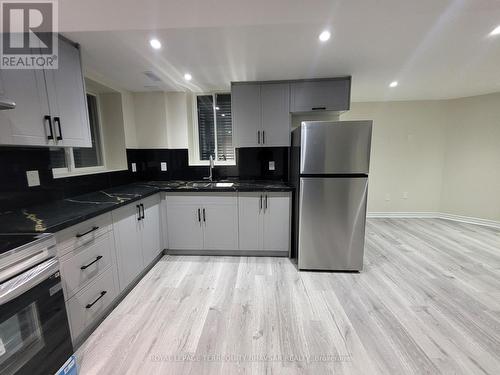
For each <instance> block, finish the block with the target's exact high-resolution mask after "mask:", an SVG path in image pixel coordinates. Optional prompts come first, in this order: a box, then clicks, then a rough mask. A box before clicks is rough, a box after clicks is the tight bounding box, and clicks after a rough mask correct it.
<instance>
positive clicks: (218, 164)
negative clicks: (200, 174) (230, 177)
mask: <svg viewBox="0 0 500 375" xmlns="http://www.w3.org/2000/svg"><path fill="white" fill-rule="evenodd" d="M209 165H210V163H209V162H208V161H205V160H203V161H201V160H200V161H189V163H188V166H190V167H208V166H209ZM214 166H215V167H231V166H233V167H235V166H236V161H226V162H215V163H214Z"/></svg>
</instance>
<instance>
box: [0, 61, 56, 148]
mask: <svg viewBox="0 0 500 375" xmlns="http://www.w3.org/2000/svg"><path fill="white" fill-rule="evenodd" d="M0 97H1V98H2V99H6V100H7V99H8V100H12V101H14V102H15V103H16V108H15V109H9V110H4V111H0V144H12V145H28V146H51V145H54V141H53V140H51V139H50V135H51V132H53V128H52V129H51V128H50V127H49V121H48V120H45V116H48V115H49V104H48V101H47V93H46V90H45V80H44V77H43V71H42V70H26V69H4V70H2V71H0Z"/></svg>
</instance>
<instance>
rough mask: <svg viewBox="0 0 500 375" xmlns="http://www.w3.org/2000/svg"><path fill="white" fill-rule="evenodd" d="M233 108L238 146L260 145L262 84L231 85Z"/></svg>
mask: <svg viewBox="0 0 500 375" xmlns="http://www.w3.org/2000/svg"><path fill="white" fill-rule="evenodd" d="M231 108H232V112H233V113H232V116H233V131H234V134H235V137H236V142H235V145H236V147H257V146H259V145H260V131H261V115H260V85H258V84H242V85H232V86H231Z"/></svg>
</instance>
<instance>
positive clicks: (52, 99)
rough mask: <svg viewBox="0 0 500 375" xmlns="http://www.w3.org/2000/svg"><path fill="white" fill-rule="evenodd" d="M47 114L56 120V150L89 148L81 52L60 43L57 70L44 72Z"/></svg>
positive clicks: (88, 127) (61, 41)
mask: <svg viewBox="0 0 500 375" xmlns="http://www.w3.org/2000/svg"><path fill="white" fill-rule="evenodd" d="M45 77H46V81H47V92H48V94H49V105H50V113H51V115H52V117H53V118H54V117H55V118H58V120H57V119H56V120H55V124H54V127H55V131H56V135H57V136H58V137H59V138H61V137H62V139H58V141H57V144H58V145H59V146H65V147H67V146H74V147H91V146H92V140H91V136H90V124H89V119H88V110H87V98H86V94H85V85H84V81H83V74H82V66H81V63H80V50H79V49H78V48H76V47H75V46H73V45H71V44H70V43H68V42H67V41H65V40H63V39H59V68H58V69H54V70H46V71H45Z"/></svg>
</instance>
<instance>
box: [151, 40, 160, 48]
mask: <svg viewBox="0 0 500 375" xmlns="http://www.w3.org/2000/svg"><path fill="white" fill-rule="evenodd" d="M149 44H151V47H153V48H154V49H160V48H161V42H160V41H159V40H158V39H151V40H150V41H149Z"/></svg>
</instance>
